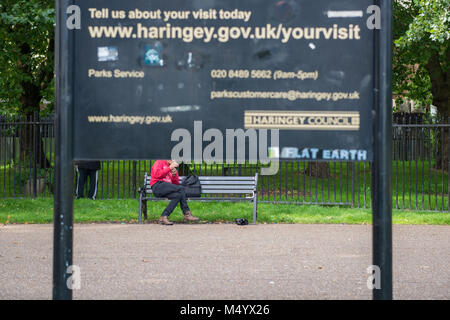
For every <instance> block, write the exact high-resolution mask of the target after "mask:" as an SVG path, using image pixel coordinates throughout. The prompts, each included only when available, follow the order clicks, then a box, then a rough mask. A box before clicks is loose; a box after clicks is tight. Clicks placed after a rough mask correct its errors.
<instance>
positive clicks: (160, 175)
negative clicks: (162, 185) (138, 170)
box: [150, 160, 179, 186]
mask: <svg viewBox="0 0 450 320" xmlns="http://www.w3.org/2000/svg"><path fill="white" fill-rule="evenodd" d="M150 175H151V178H150V186H153V185H154V184H155V183H156V182H158V181H164V182H168V183H173V184H179V177H178V172H177V173H176V174H175V175H173V174H172V170H170V167H169V162H168V161H167V160H156V161H155V163H154V164H153V167H152V171H151V174H150Z"/></svg>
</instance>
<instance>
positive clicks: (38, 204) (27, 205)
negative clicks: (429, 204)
mask: <svg viewBox="0 0 450 320" xmlns="http://www.w3.org/2000/svg"><path fill="white" fill-rule="evenodd" d="M166 204H167V202H151V203H149V221H147V223H148V222H150V223H151V222H155V221H156V220H157V219H159V216H160V213H161V212H162V210H163V209H164V207H165V206H166ZM190 208H191V210H192V212H193V213H194V215H196V216H198V217H199V218H201V221H202V222H211V223H221V222H234V219H236V218H246V219H248V220H249V222H251V221H252V204H250V203H247V202H234V203H229V202H195V201H191V202H190ZM137 219H138V201H137V200H130V199H125V200H96V201H92V200H87V199H80V200H76V201H74V221H75V222H76V223H89V222H123V223H137ZM171 220H173V221H175V222H177V221H179V222H181V221H182V220H183V217H182V214H181V210H180V209H179V208H177V209H175V211H174V213H173V214H172V215H171ZM52 221H53V199H51V198H38V199H1V200H0V223H1V224H14V223H20V224H25V223H33V224H34V223H52ZM371 222H372V215H371V211H370V210H369V209H352V208H348V207H338V206H316V205H314V206H310V205H286V204H271V203H260V204H258V223H304V224H315V223H319V224H325V223H326V224H330V223H335V224H340V223H345V224H371ZM393 223H394V224H432V225H449V224H450V213H446V212H417V211H408V210H402V211H399V210H394V211H393Z"/></svg>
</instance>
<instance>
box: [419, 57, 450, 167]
mask: <svg viewBox="0 0 450 320" xmlns="http://www.w3.org/2000/svg"><path fill="white" fill-rule="evenodd" d="M442 57H443V59H446V60H447V61H449V60H450V50H449V49H448V48H447V51H446V52H445V53H444V54H443V55H442ZM445 63H448V62H445V61H443V62H442V63H441V58H440V55H439V53H437V52H436V53H434V54H433V55H431V57H430V59H429V60H428V63H427V65H426V66H425V67H426V69H427V71H428V74H429V75H430V80H431V93H432V95H433V105H434V106H435V107H436V108H437V110H438V113H439V115H440V117H441V118H442V122H444V123H449V121H448V119H449V117H450V88H449V84H448V74H447V71H444V70H445V69H444V68H443V67H442V64H445ZM449 134H450V133H449V131H448V128H443V129H439V132H438V139H437V150H438V152H437V157H436V164H435V168H436V169H438V170H446V171H447V170H448V169H449V166H448V161H449V151H450V150H449V142H450V141H449Z"/></svg>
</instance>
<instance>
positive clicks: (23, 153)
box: [0, 117, 450, 211]
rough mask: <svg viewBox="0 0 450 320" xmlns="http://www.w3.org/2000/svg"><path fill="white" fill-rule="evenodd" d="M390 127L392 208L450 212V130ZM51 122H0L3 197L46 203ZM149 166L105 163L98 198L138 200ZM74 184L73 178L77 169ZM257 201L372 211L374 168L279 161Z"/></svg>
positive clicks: (203, 168) (203, 171)
mask: <svg viewBox="0 0 450 320" xmlns="http://www.w3.org/2000/svg"><path fill="white" fill-rule="evenodd" d="M398 122H399V123H397V124H394V125H393V133H392V137H393V141H392V146H393V150H392V152H393V154H392V156H393V157H392V158H393V163H392V188H393V191H392V195H393V199H392V201H393V208H394V209H405V210H425V211H428V210H431V211H449V201H450V200H449V199H450V187H449V183H450V181H449V179H448V176H449V161H450V159H449V150H448V143H449V128H450V125H449V124H444V123H442V124H436V123H432V122H428V121H427V123H417V122H415V123H411V122H412V121H406V120H405V121H403V122H402V121H398ZM54 134H55V132H54V124H53V121H52V120H39V119H38V118H37V117H34V118H31V119H25V120H21V121H9V122H0V198H24V197H51V196H52V194H53V185H54V184H53V181H54V171H53V167H54V150H55V147H54V143H55V140H54ZM152 164H153V161H151V160H145V161H143V160H142V161H122V160H110V161H102V169H101V170H100V172H99V180H98V195H97V199H127V198H136V197H138V194H137V193H138V191H137V190H138V188H139V186H141V184H142V183H143V179H144V174H145V172H150V169H151V166H152ZM190 169H191V170H192V171H193V172H195V173H197V174H198V175H254V174H255V172H259V171H260V166H259V165H250V164H231V165H230V164H212V165H207V164H205V163H203V164H191V165H190ZM74 176H75V179H74V182H73V183H74V185H76V179H77V174H76V170H75V169H74ZM258 188H259V200H260V201H261V202H274V203H296V204H321V205H346V206H352V207H358V208H369V207H370V206H371V163H369V162H330V163H318V162H303V161H294V160H292V161H281V162H280V169H279V172H278V173H277V174H276V175H274V176H260V178H259V185H258Z"/></svg>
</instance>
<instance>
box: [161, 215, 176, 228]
mask: <svg viewBox="0 0 450 320" xmlns="http://www.w3.org/2000/svg"><path fill="white" fill-rule="evenodd" d="M159 223H160V224H162V225H165V226H171V225H173V222H171V221H169V218H168V217H167V216H161V218H159Z"/></svg>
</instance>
